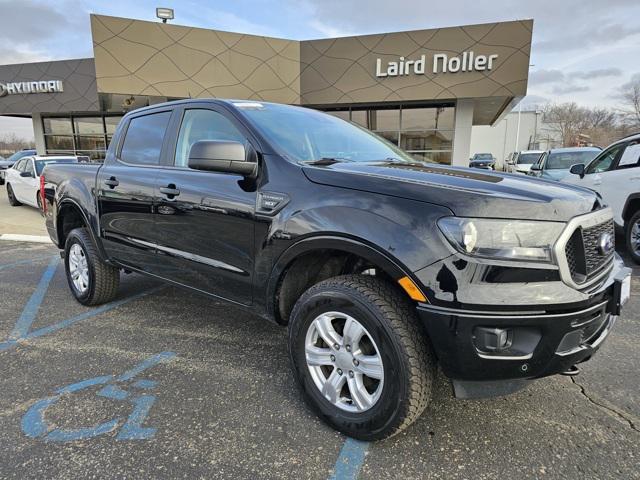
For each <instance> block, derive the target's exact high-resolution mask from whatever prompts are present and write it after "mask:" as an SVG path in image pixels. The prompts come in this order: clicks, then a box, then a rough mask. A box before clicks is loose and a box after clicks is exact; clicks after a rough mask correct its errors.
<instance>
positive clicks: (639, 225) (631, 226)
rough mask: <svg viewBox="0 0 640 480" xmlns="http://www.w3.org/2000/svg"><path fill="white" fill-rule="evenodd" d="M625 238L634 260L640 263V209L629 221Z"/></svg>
mask: <svg viewBox="0 0 640 480" xmlns="http://www.w3.org/2000/svg"><path fill="white" fill-rule="evenodd" d="M624 239H625V240H626V243H627V251H628V252H629V255H630V256H631V258H632V259H633V261H634V262H636V263H640V210H638V211H637V212H636V213H634V214H633V216H632V217H631V219H630V220H629V221H628V222H627V225H626V228H625V234H624Z"/></svg>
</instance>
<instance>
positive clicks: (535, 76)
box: [529, 69, 565, 85]
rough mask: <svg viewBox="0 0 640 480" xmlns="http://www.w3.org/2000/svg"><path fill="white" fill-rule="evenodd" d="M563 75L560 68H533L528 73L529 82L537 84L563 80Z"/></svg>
mask: <svg viewBox="0 0 640 480" xmlns="http://www.w3.org/2000/svg"><path fill="white" fill-rule="evenodd" d="M564 79H565V75H564V73H563V72H561V71H560V70H545V69H540V70H534V71H533V72H530V73H529V83H531V84H532V85H539V84H542V83H555V82H563V81H564Z"/></svg>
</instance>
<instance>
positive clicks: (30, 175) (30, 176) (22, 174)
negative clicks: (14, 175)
mask: <svg viewBox="0 0 640 480" xmlns="http://www.w3.org/2000/svg"><path fill="white" fill-rule="evenodd" d="M20 176H21V177H26V178H35V177H34V175H32V174H31V172H20Z"/></svg>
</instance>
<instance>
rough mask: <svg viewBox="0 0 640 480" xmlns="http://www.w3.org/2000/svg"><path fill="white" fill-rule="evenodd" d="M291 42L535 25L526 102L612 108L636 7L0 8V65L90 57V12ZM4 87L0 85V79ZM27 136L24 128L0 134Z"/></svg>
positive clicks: (478, 2)
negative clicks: (505, 23)
mask: <svg viewBox="0 0 640 480" xmlns="http://www.w3.org/2000/svg"><path fill="white" fill-rule="evenodd" d="M156 6H164V7H172V8H174V9H175V15H176V19H175V20H174V23H177V24H181V25H192V26H199V27H205V28H214V29H221V30H230V31H237V32H242V33H254V34H258V35H271V36H276V37H285V38H293V39H299V40H303V39H312V38H323V37H328V36H342V35H356V34H365V33H381V32H390V31H399V30H412V29H421V28H431V27H448V26H456V25H465V24H473V23H486V22H495V21H501V20H517V19H527V18H533V19H534V30H533V47H532V52H531V63H532V64H533V66H532V67H531V70H530V77H529V89H528V92H529V96H528V97H527V99H525V103H528V104H531V103H544V102H548V101H554V102H565V101H575V102H578V103H580V104H584V105H592V106H595V105H598V106H608V107H614V108H615V107H616V106H617V105H618V104H619V101H618V99H617V93H618V91H619V89H620V86H621V85H623V84H624V83H627V82H629V81H630V79H631V77H632V76H633V75H634V74H638V75H640V65H639V64H638V62H637V59H638V57H639V56H640V20H639V19H640V0H599V1H597V0H440V1H439V0H430V1H425V0H394V1H389V0H351V1H350V0H253V1H251V0H234V1H228V0H225V1H218V0H209V1H195V0H186V1H185V0H183V1H170V0H157V1H154V2H151V1H146V0H135V1H134V0H109V1H102V2H101V1H92V0H57V1H55V2H51V1H37V0H0V64H8V63H22V62H31V61H39V60H58V59H65V58H79V57H91V56H93V52H92V46H91V33H90V28H89V13H101V14H106V15H115V16H121V17H132V18H139V19H146V20H156V19H155V7H156ZM1 80H2V79H0V81H1ZM6 131H16V132H17V133H18V134H20V135H21V136H27V135H28V136H32V132H31V129H30V120H27V121H22V122H21V121H16V120H14V119H10V120H7V119H6V118H2V117H0V132H6Z"/></svg>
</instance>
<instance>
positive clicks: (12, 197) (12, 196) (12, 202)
mask: <svg viewBox="0 0 640 480" xmlns="http://www.w3.org/2000/svg"><path fill="white" fill-rule="evenodd" d="M7 197H9V204H10V205H11V206H12V207H19V206H20V205H22V203H20V202H19V201H18V199H17V198H16V194H15V193H13V188H11V184H10V183H7Z"/></svg>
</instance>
